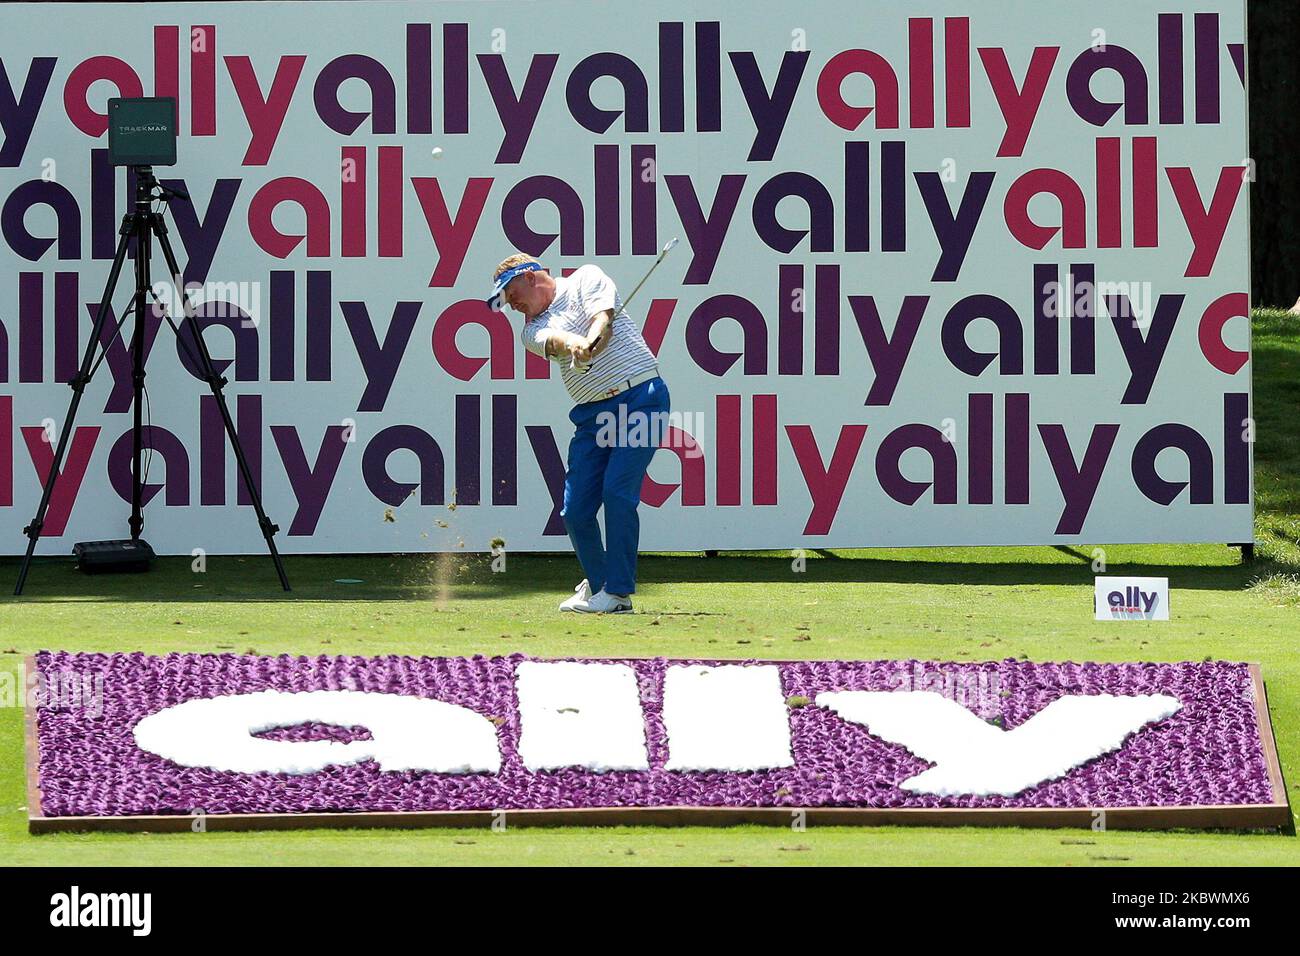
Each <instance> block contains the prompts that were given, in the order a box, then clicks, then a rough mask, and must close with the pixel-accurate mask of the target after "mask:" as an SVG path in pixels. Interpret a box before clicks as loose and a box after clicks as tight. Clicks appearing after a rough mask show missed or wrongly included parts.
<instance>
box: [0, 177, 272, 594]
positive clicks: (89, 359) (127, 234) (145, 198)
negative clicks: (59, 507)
mask: <svg viewBox="0 0 1300 956" xmlns="http://www.w3.org/2000/svg"><path fill="white" fill-rule="evenodd" d="M131 169H132V170H133V171H134V173H135V207H134V211H133V212H129V213H127V214H126V215H125V216H123V217H122V228H121V229H120V230H119V231H118V242H117V253H116V254H115V255H114V256H113V267H112V269H111V270H110V271H109V274H108V285H107V286H106V287H105V289H104V297H103V299H101V300H100V303H99V311H98V312H97V313H96V314H95V325H94V328H93V329H92V330H91V333H90V341H89V342H88V343H87V344H86V351H85V354H84V355H83V356H82V359H81V368H80V369H79V370H78V371H77V374H76V376H75V377H74V378H73V379H72V381H71V382H69V383H68V384H69V385H70V386H71V387H72V401H71V403H70V404H69V405H68V414H67V415H66V416H65V418H64V419H63V428H62V429H61V430H60V431H59V435H58V448H57V449H56V451H55V452H54V462H53V463H52V464H51V465H50V473H49V474H48V475H47V476H46V478H45V487H44V489H43V490H42V492H41V504H40V507H38V508H37V509H36V517H35V518H33V519H32V523H31V524H29V525H28V526H27V527H25V528H23V534H25V535H27V539H28V540H27V553H26V554H25V555H24V556H23V563H22V566H21V567H20V568H19V570H18V583H17V585H16V586H15V587H14V594H22V593H23V585H24V584H25V583H26V582H27V571H28V569H29V568H30V566H31V562H32V552H34V551H35V550H36V542H37V540H38V539H39V538H40V536H41V528H42V526H43V525H44V524H45V514H46V512H47V511H48V510H49V506H50V496H51V494H52V493H53V491H54V482H55V479H56V478H57V476H58V474H59V472H60V471H61V470H62V469H63V457H64V455H65V454H66V452H67V448H68V436H69V435H70V434H72V422H73V419H74V418H76V415H77V406H79V405H80V404H81V396H82V394H83V392H85V389H86V385H88V384H89V383H90V378H91V376H92V375H94V373H95V370H96V369H97V368H98V367H99V366H98V363H97V362H96V361H95V353H96V352H97V351H98V349H99V342H100V336H101V333H102V331H103V328H104V324H105V322H106V320H107V318H108V310H109V304H110V302H111V300H112V298H113V290H114V289H115V288H116V286H117V279H118V275H119V274H120V273H121V271H122V264H123V263H124V262H125V261H126V257H127V252H128V249H129V248H130V244H131V241H132V240H133V239H134V241H135V299H134V300H133V302H134V304H135V332H134V335H133V336H132V338H131V383H132V387H133V392H134V398H133V410H134V415H135V418H134V421H133V422H132V426H131V428H132V447H131V517H130V519H129V520H128V522H127V523H128V526H129V527H130V529H131V543H133V544H137V545H138V544H141V543H142V542H140V532H141V531H142V530H143V529H144V514H143V511H144V507H143V494H144V482H143V479H142V477H141V472H140V456H141V451H142V448H143V444H144V442H143V438H144V429H143V426H142V423H141V418H140V413H141V397H142V393H143V391H144V375H145V372H144V365H145V354H144V341H145V328H146V325H145V315H146V310H147V309H148V308H150V307H151V304H150V302H149V296H150V291H151V289H152V283H151V282H150V278H149V259H150V257H151V256H152V254H153V252H152V239H153V237H154V236H157V237H158V245H159V246H161V247H162V251H163V257H164V258H165V259H166V260H167V269H168V274H169V275H170V276H171V277H172V281H173V282H174V283H177V284H178V286H179V288H178V291H179V292H180V293H181V296H182V298H181V300H180V301H181V302H182V303H183V311H184V321H188V322H190V323H191V324H190V332H191V333H192V337H193V339H194V342H195V344H196V345H197V347H198V356H197V357H196V356H195V355H194V353H193V352H192V351H190V348H189V345H188V344H187V343H186V341H185V337H184V336H183V335H181V330H180V328H179V327H177V325H176V323H175V322H173V321H172V317H171V315H169V314H168V313H167V312H166V309H165V308H164V309H163V316H164V318H166V320H167V324H168V325H170V326H171V327H172V331H173V332H175V333H176V335H177V337H178V338H179V339H180V342H181V346H182V347H183V348H184V349H185V351H186V352H187V353H188V354H189V357H190V359H191V360H192V361H193V362H194V364H195V365H196V366H197V367H198V368H200V369H201V370H202V371H203V379H204V381H206V382H207V383H208V386H209V387H210V388H211V389H212V394H213V396H214V397H215V398H216V400H217V407H218V408H219V409H220V410H221V420H222V422H223V423H224V425H225V428H226V434H227V435H228V436H230V444H231V445H232V446H233V447H234V449H235V459H236V460H237V461H238V463H239V473H240V475H241V476H242V477H243V480H244V487H246V488H247V489H248V494H249V497H250V498H252V501H253V509H254V510H255V511H256V512H257V523H258V525H260V526H261V529H262V537H264V538H265V539H266V546H267V548H269V549H270V551H271V560H272V561H274V562H275V570H276V573H277V574H278V575H279V576H280V584H281V585H282V586H283V587H284V589H285V590H286V591H288V590H289V578H288V577H287V576H286V575H285V573H284V562H283V561H281V560H280V552H279V551H278V550H276V547H275V539H274V535H275V533H276V532H277V531H279V530H280V527H279V525H276V524H273V523H272V522H271V519H270V518H268V517H267V516H266V512H265V511H263V510H262V496H261V494H260V493H259V492H258V490H257V485H256V484H255V483H254V481H253V473H252V470H251V469H250V468H249V466H248V459H247V458H245V457H244V449H243V447H242V446H241V445H240V444H239V435H238V434H237V433H236V431H235V423H234V421H233V420H232V419H231V417H230V409H229V408H228V407H227V406H226V398H225V395H224V394H223V393H222V391H221V389H222V387H223V386H225V384H226V382H227V379H225V378H224V377H223V376H221V375H219V374H218V373H217V371H216V368H215V367H214V366H213V364H212V355H211V353H210V352H209V351H208V347H207V345H206V343H205V342H204V341H203V332H202V329H200V327H199V326H198V324H197V323H194V322H193V321H192V320H193V318H194V317H193V314H192V312H191V310H190V307H189V297H188V295H187V293H186V291H185V288H184V281H183V279H182V278H181V271H180V268H179V267H178V266H177V265H176V256H175V254H174V253H173V252H172V247H171V243H170V242H169V241H168V239H167V225H166V223H165V222H164V221H163V216H162V213H161V212H154V211H153V209H152V208H151V205H150V204H151V203H152V201H153V200H154V199H156V198H157V199H164V198H169V197H171V196H175V195H180V196H183V195H184V194H183V193H179V192H178V191H176V190H172V189H168V188H167V187H165V186H162V185H160V184H159V183H158V180H157V179H155V178H154V174H153V167H152V166H132V167H131ZM155 192H156V193H157V195H155ZM160 304H161V303H160ZM129 314H130V309H129V308H128V309H127V311H126V312H124V313H123V315H122V319H121V321H120V322H119V323H118V329H119V330H120V329H121V327H122V325H123V324H124V323H125V322H126V318H127V316H128V315H129ZM105 348H107V346H105ZM144 547H145V549H147V548H148V546H147V545H145V546H144Z"/></svg>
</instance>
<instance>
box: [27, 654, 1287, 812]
mask: <svg viewBox="0 0 1300 956" xmlns="http://www.w3.org/2000/svg"><path fill="white" fill-rule="evenodd" d="M32 663H33V666H34V667H35V669H36V670H37V672H38V673H39V674H40V681H39V686H40V687H42V688H49V689H50V692H49V693H48V694H47V695H46V697H47V699H45V700H42V701H41V702H40V704H39V706H37V707H36V708H34V710H33V711H31V712H30V713H29V755H28V760H29V775H30V777H31V780H30V783H31V785H32V789H33V792H32V794H31V807H32V814H31V815H32V829H33V830H35V831H42V830H56V829H88V828H96V827H101V828H111V829H188V828H189V823H190V816H191V815H193V814H198V813H202V814H203V815H204V817H205V820H206V826H207V828H208V829H212V828H214V827H215V828H222V827H225V828H235V827H276V826H282V827H283V826H304V825H330V824H333V825H342V826H357V825H376V826H394V825H397V826H401V825H412V826H414V825H434V824H439V823H446V824H455V825H467V824H472V823H478V822H482V823H486V822H491V821H492V820H493V819H496V818H498V817H499V815H500V814H501V813H506V814H507V815H508V816H509V819H510V820H511V821H512V822H513V823H514V824H521V825H522V824H539V823H594V822H618V823H625V822H631V823H635V822H644V823H719V824H721V823H731V822H742V821H757V822H772V823H783V824H785V825H788V824H789V822H790V820H791V818H792V815H796V814H803V815H805V817H806V820H807V822H810V823H817V822H861V823H894V822H924V823H961V824H969V823H972V822H981V823H994V824H999V825H1005V824H1008V823H1012V824H1024V825H1084V826H1088V825H1093V826H1095V825H1097V823H1098V821H1099V820H1100V821H1101V822H1102V825H1105V826H1232V827H1273V826H1283V825H1285V824H1286V822H1287V821H1288V820H1289V808H1288V807H1287V805H1286V801H1285V794H1284V791H1283V788H1282V787H1281V778H1280V772H1279V770H1278V767H1277V760H1276V754H1275V751H1274V748H1273V740H1272V732H1271V729H1270V728H1269V726H1268V722H1267V710H1266V708H1265V707H1264V703H1263V685H1262V682H1261V681H1260V679H1259V674H1258V671H1257V670H1256V669H1255V668H1253V667H1251V666H1250V665H1247V664H1239V663H1229V662H1198V663H1180V664H1152V663H1131V664H1075V663H1065V664H1036V663H1030V662H1027V661H1020V660H1006V661H1000V662H989V663H942V662H918V661H783V662H776V661H680V660H665V659H662V658H656V659H610V660H564V661H552V660H536V659H530V658H526V657H523V656H521V655H514V656H510V657H495V658H487V657H473V658H428V657H420V658H417V657H396V656H390V657H378V658H365V657H326V656H321V657H314V658H306V657H290V656H287V655H285V656H280V657H257V656H252V655H235V654H170V655H167V656H165V657H151V656H147V655H144V654H78V653H67V652H42V653H40V654H38V655H36V657H35V658H34V659H33V662H32ZM87 677H92V678H93V679H94V680H95V681H96V684H95V686H102V688H103V692H102V700H101V701H96V702H94V703H95V706H86V704H87V702H86V701H84V700H80V699H79V700H75V701H74V700H64V699H60V697H59V695H58V693H57V690H58V688H60V687H66V686H72V685H73V684H74V683H75V681H76V680H81V681H83V683H84V680H85V678H87Z"/></svg>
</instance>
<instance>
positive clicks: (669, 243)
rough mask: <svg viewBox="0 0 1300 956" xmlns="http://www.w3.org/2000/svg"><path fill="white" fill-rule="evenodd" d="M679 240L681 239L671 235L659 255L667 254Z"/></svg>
mask: <svg viewBox="0 0 1300 956" xmlns="http://www.w3.org/2000/svg"><path fill="white" fill-rule="evenodd" d="M680 241H681V240H680V239H678V238H677V237H676V236H673V237H672V238H671V239H669V240H668V241H667V242H665V243H664V249H663V252H661V253H659V254H660V255H661V256H666V255H668V253H669V252H670V251H671V250H672V248H673V246H675V245H677V243H679V242H680Z"/></svg>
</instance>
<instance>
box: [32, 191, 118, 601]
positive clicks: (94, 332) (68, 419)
mask: <svg viewBox="0 0 1300 956" xmlns="http://www.w3.org/2000/svg"><path fill="white" fill-rule="evenodd" d="M134 228H135V217H134V215H133V214H128V215H126V216H124V217H123V218H122V228H121V229H120V230H119V232H118V240H117V252H115V253H114V255H113V266H112V268H111V269H110V270H109V273H108V283H107V284H106V285H105V287H104V297H103V298H102V299H100V300H99V310H98V311H97V312H96V313H95V323H94V325H93V327H92V328H91V331H90V341H89V342H87V343H86V351H85V352H84V353H83V354H82V357H81V367H80V368H79V369H78V370H77V374H76V376H75V377H74V378H73V379H72V381H71V382H69V383H68V384H69V385H70V386H71V387H72V401H71V402H69V403H68V412H67V414H66V415H65V416H64V418H63V427H62V428H61V429H60V430H59V440H58V447H57V448H56V449H55V452H54V461H53V462H51V463H50V473H49V474H48V475H46V476H45V484H44V486H43V487H42V489H41V503H40V505H39V506H38V507H37V509H36V517H34V518H32V522H31V524H29V525H28V526H27V527H25V528H23V534H25V535H27V552H26V553H25V554H24V555H23V563H22V564H21V565H20V566H19V568H18V583H17V584H16V585H15V586H14V594H15V595H19V594H22V593H23V586H24V585H25V584H26V583H27V572H28V570H29V569H30V568H31V563H32V554H33V553H34V552H35V551H36V542H37V541H38V540H39V539H40V536H41V528H42V527H43V526H44V524H45V515H46V512H48V511H49V507H50V497H51V496H52V495H53V493H54V482H55V479H56V478H57V477H58V475H59V472H60V471H62V470H63V457H64V455H66V454H67V451H68V436H69V435H71V434H72V423H73V421H74V420H75V419H76V417H77V408H78V406H80V405H81V396H82V393H83V392H85V389H86V385H87V384H88V383H89V382H90V375H91V368H92V367H93V365H94V361H95V353H96V352H97V351H98V350H99V339H100V335H101V333H102V331H103V328H104V323H105V321H106V320H107V318H108V307H109V304H110V303H111V302H112V300H113V290H114V289H116V287H117V279H118V276H119V275H120V274H121V272H122V264H123V263H124V262H125V261H126V251H127V247H128V246H129V245H130V241H131V235H132V232H133V230H134Z"/></svg>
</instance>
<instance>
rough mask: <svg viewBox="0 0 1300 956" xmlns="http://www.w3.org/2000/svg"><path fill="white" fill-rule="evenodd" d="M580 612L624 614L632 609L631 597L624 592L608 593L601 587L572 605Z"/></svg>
mask: <svg viewBox="0 0 1300 956" xmlns="http://www.w3.org/2000/svg"><path fill="white" fill-rule="evenodd" d="M573 610H575V611H578V612H580V613H582V614H625V613H627V612H628V611H631V610H632V598H631V597H630V596H629V595H626V594H610V593H609V592H608V591H606V590H604V589H603V588H602V589H601V590H599V591H597V592H596V593H595V594H593V595H592V596H591V597H590V598H588V599H587V600H585V601H579V602H577V603H576V604H574V605H573Z"/></svg>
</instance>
